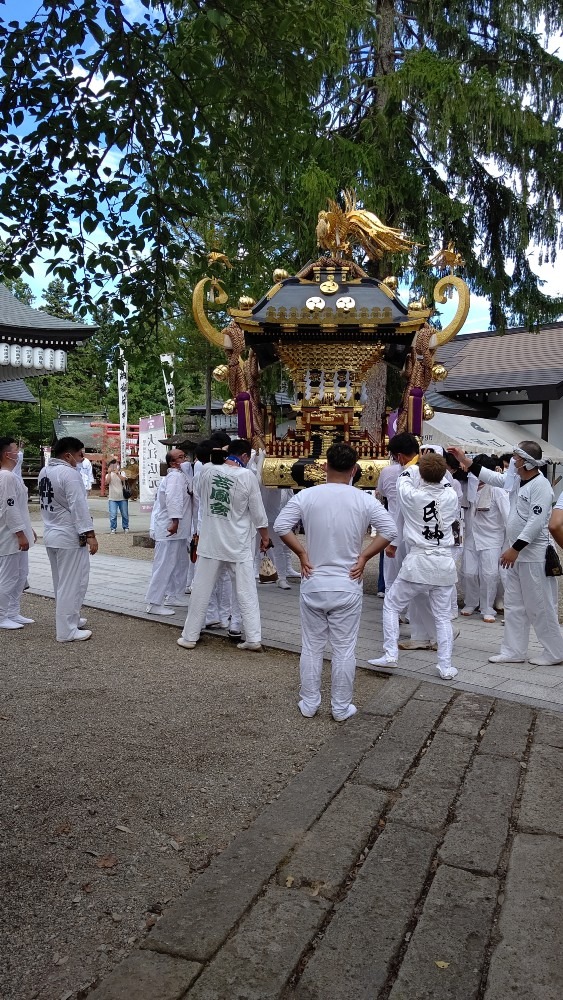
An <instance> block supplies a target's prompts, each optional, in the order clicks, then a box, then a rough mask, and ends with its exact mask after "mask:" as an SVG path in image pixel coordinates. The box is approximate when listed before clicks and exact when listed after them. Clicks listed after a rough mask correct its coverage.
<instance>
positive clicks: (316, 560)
mask: <svg viewBox="0 0 563 1000" xmlns="http://www.w3.org/2000/svg"><path fill="white" fill-rule="evenodd" d="M299 521H302V522H303V527H304V529H305V535H306V537H307V552H308V555H309V560H310V562H311V564H312V565H313V567H314V569H313V572H312V574H311V576H310V577H308V578H307V579H304V580H303V581H302V583H301V593H303V594H306V593H313V592H315V591H319V590H320V591H322V590H327V591H328V590H330V591H352V592H353V593H356V592H357V590H358V587H361V586H362V581H361V580H360V581H358V580H352V579H351V578H350V570H351V569H352V566H353V565H354V563H355V562H356V560H357V559H358V556H359V555H360V553H361V551H362V542H363V540H364V537H365V534H366V532H367V530H368V528H369V527H370V525H371V527H372V528H375V529H376V531H377V533H378V534H380V535H383V537H384V538H386V539H387V540H388V541H389V542H392V541H393V539H394V538H395V536H396V534H397V528H396V526H395V522H394V520H393V518H392V517H391V516H390V514H388V513H387V511H386V510H385V508H384V507H383V506H382V504H380V502H379V500H376V499H375V498H374V497H372V496H370V495H369V494H367V493H364V492H363V491H362V490H358V489H355V487H353V486H348V485H346V484H345V483H320V484H319V486H311V487H310V488H309V489H307V490H302V491H301V493H298V494H297V495H296V496H294V497H292V498H291V500H290V501H289V502H288V503H287V504H286V505H285V507H284V508H283V510H282V511H281V512H280V514H279V515H278V517H277V518H276V521H275V524H274V531H277V533H278V535H287V534H288V532H290V531H291V530H292V528H294V527H295V526H296V524H298V522H299Z"/></svg>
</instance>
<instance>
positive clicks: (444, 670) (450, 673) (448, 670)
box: [436, 663, 457, 681]
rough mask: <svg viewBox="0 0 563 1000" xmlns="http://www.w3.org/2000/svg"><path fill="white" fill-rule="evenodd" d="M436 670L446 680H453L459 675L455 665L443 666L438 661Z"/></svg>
mask: <svg viewBox="0 0 563 1000" xmlns="http://www.w3.org/2000/svg"><path fill="white" fill-rule="evenodd" d="M436 670H437V671H438V673H439V674H440V677H441V678H442V680H444V681H453V679H454V677H457V670H456V668H455V667H441V666H440V664H439V663H437V664H436Z"/></svg>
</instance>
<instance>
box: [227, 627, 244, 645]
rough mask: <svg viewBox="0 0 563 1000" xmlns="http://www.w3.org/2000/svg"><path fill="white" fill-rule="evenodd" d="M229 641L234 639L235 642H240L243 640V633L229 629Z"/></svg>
mask: <svg viewBox="0 0 563 1000" xmlns="http://www.w3.org/2000/svg"><path fill="white" fill-rule="evenodd" d="M229 639H232V640H233V641H234V642H240V640H241V639H242V632H235V631H233V629H229Z"/></svg>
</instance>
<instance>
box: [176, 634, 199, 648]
mask: <svg viewBox="0 0 563 1000" xmlns="http://www.w3.org/2000/svg"><path fill="white" fill-rule="evenodd" d="M176 642H177V643H178V645H179V646H181V647H182V649H195V647H196V646H197V643H196V642H190V641H189V640H188V639H184V638H183V637H182V636H180V638H179V639H176Z"/></svg>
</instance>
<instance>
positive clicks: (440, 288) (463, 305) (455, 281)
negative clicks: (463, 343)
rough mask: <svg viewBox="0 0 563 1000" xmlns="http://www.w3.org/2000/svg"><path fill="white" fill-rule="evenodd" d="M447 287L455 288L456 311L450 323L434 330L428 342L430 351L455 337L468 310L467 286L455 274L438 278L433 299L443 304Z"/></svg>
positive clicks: (468, 295) (445, 299) (468, 296)
mask: <svg viewBox="0 0 563 1000" xmlns="http://www.w3.org/2000/svg"><path fill="white" fill-rule="evenodd" d="M449 288H455V290H456V291H457V294H458V302H457V309H456V313H455V316H454V318H453V319H452V321H451V323H448V325H447V326H445V327H444V329H443V330H436V332H435V334H434V336H433V337H432V339H431V340H430V344H429V346H430V350H432V351H436V350H437V349H438V347H443V345H444V344H447V343H448V341H450V340H452V339H453V338H454V337H455V335H456V333H458V331H459V330H461V328H462V326H463V324H464V323H465V320H466V319H467V314H468V312H469V302H470V294H469V288H468V287H467V285H466V284H465V281H463V280H462V278H458V277H457V276H456V275H455V274H448V275H446V277H445V278H440V280H439V281H438V282H437V283H436V285H435V287H434V301H435V302H437V303H438V302H439V303H441V304H442V305H443V303H444V302H446V301H447V294H446V293H447V290H448V289H449Z"/></svg>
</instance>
